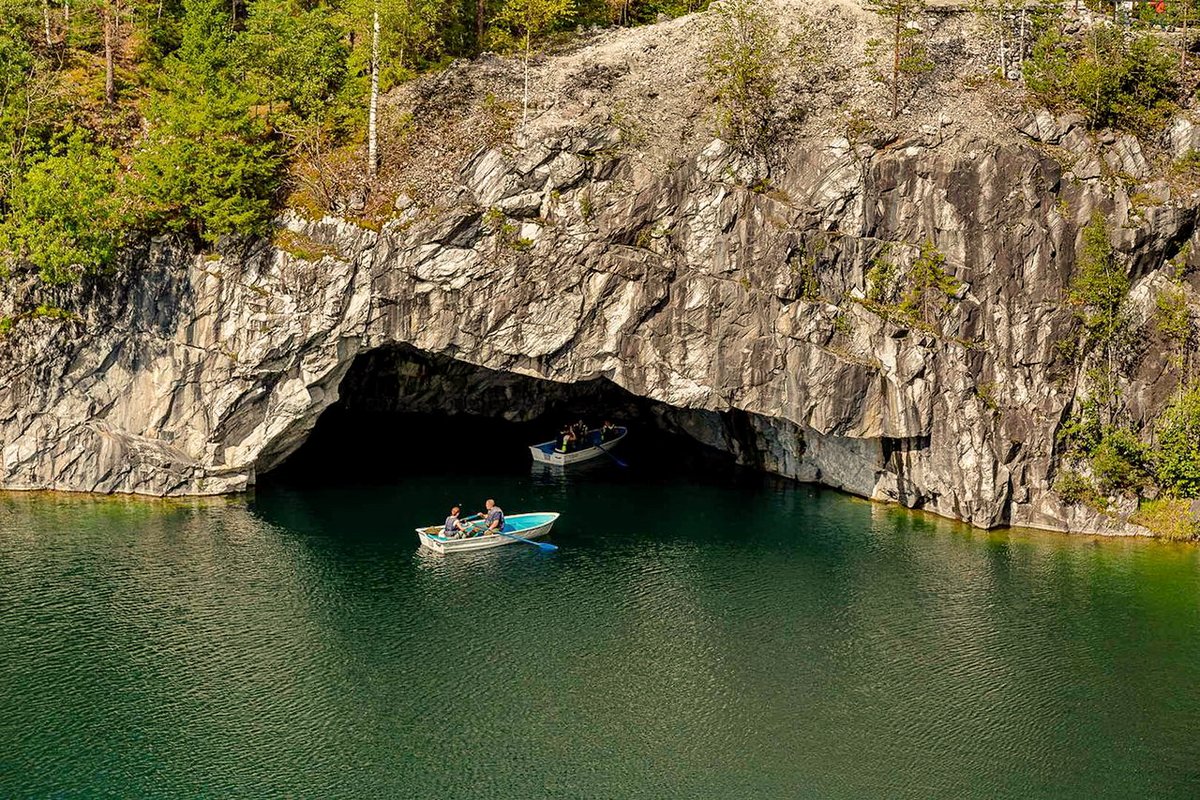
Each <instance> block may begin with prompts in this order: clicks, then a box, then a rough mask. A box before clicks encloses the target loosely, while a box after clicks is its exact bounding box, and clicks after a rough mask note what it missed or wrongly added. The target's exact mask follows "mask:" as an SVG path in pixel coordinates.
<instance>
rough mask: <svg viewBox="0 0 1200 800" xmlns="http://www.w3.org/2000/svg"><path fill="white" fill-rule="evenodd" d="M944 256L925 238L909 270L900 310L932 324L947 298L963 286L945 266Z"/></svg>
mask: <svg viewBox="0 0 1200 800" xmlns="http://www.w3.org/2000/svg"><path fill="white" fill-rule="evenodd" d="M945 264H946V257H945V256H944V255H942V253H941V252H940V251H939V250H938V249H937V247H935V246H934V244H933V242H932V241H930V240H928V239H926V240H925V241H924V242H923V243H922V244H921V251H920V253H919V254H918V255H917V258H916V259H915V260H914V261H913V263H912V266H911V267H909V270H908V289H907V291H906V292H905V294H904V298H903V299H902V300H901V301H900V313H902V314H904V315H905V316H907V317H911V318H919V319H922V320H924V321H925V322H927V323H932V322H933V320H934V319H935V318H936V317H937V315H938V314H939V313H941V312H942V311H944V310H945V308H946V305H947V302H948V298H949V297H952V296H953V295H954V294H956V293H957V292H958V291H959V290H960V289H961V288H962V281H960V280H958V279H957V278H955V277H954V276H953V275H951V274H950V273H948V272H946V269H945Z"/></svg>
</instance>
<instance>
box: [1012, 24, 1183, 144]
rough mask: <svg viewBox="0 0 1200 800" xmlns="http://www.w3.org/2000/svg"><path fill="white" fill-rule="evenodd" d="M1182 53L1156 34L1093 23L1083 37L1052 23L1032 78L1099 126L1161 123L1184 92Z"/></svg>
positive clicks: (1040, 90) (1052, 102) (1031, 67)
mask: <svg viewBox="0 0 1200 800" xmlns="http://www.w3.org/2000/svg"><path fill="white" fill-rule="evenodd" d="M1175 62H1176V57H1175V56H1174V55H1173V54H1171V53H1170V52H1169V51H1167V50H1166V49H1165V48H1164V47H1163V46H1161V45H1160V44H1159V43H1158V41H1157V40H1156V39H1155V38H1154V37H1152V36H1150V35H1131V34H1129V33H1127V32H1126V31H1125V30H1124V29H1123V28H1120V27H1117V26H1113V25H1093V26H1091V27H1089V28H1088V29H1087V30H1086V32H1085V33H1084V34H1083V35H1082V37H1079V38H1076V37H1073V36H1068V35H1066V34H1064V33H1063V32H1062V31H1061V30H1060V29H1059V28H1058V27H1057V26H1049V27H1047V29H1046V30H1045V31H1044V32H1043V33H1042V34H1041V36H1039V38H1038V40H1037V43H1036V44H1035V45H1034V48H1033V55H1032V57H1031V58H1030V59H1029V60H1028V61H1027V62H1026V64H1025V78H1026V84H1027V86H1028V87H1029V89H1030V91H1032V92H1033V93H1034V94H1035V95H1037V97H1038V98H1039V99H1040V100H1041V101H1042V102H1043V103H1045V104H1046V105H1048V106H1050V107H1052V108H1077V109H1079V110H1080V111H1081V112H1083V114H1084V115H1085V116H1086V117H1087V119H1088V122H1089V123H1090V124H1091V125H1092V127H1095V128H1101V127H1107V126H1112V127H1117V128H1124V129H1128V130H1132V131H1136V132H1150V131H1154V130H1157V129H1159V128H1161V127H1162V126H1163V125H1164V124H1165V123H1166V121H1167V119H1168V117H1169V116H1170V113H1171V112H1172V110H1173V109H1174V107H1175V103H1174V101H1175V98H1176V97H1177V95H1178V90H1179V87H1178V84H1177V82H1176V67H1175Z"/></svg>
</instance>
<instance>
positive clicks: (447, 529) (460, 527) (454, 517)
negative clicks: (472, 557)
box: [442, 506, 467, 539]
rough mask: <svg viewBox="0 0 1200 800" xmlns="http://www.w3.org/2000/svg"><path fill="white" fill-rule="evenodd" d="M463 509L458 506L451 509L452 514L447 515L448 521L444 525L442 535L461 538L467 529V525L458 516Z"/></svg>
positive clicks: (449, 537)
mask: <svg viewBox="0 0 1200 800" xmlns="http://www.w3.org/2000/svg"><path fill="white" fill-rule="evenodd" d="M460 511H461V509H460V508H459V507H458V506H455V507H454V508H452V509H450V516H448V517H446V522H445V524H444V525H443V526H442V536H443V537H445V538H447V539H461V538H463V534H464V533H465V532H466V530H467V526H466V525H464V524H463V523H462V520H460V519H459V518H458V515H459V512H460Z"/></svg>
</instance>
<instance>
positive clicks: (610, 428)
mask: <svg viewBox="0 0 1200 800" xmlns="http://www.w3.org/2000/svg"><path fill="white" fill-rule="evenodd" d="M615 438H617V426H616V425H613V424H612V422H611V421H610V420H607V419H606V420H604V424H603V425H601V426H600V441H602V442H607V441H608V440H610V439H615Z"/></svg>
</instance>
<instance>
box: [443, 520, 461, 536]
mask: <svg viewBox="0 0 1200 800" xmlns="http://www.w3.org/2000/svg"><path fill="white" fill-rule="evenodd" d="M457 523H458V517H446V524H445V525H443V526H442V536H445V537H446V538H450V537H451V536H453V535H454V534H456V533H458V524H457Z"/></svg>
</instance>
